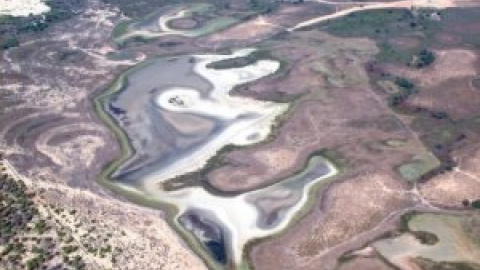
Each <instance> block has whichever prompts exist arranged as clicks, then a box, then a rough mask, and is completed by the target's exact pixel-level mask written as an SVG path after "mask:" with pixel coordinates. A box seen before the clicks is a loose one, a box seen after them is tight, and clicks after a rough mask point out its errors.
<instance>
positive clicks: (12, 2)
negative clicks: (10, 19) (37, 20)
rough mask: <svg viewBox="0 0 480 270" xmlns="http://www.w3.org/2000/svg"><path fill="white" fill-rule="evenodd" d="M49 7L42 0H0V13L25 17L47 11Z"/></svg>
mask: <svg viewBox="0 0 480 270" xmlns="http://www.w3.org/2000/svg"><path fill="white" fill-rule="evenodd" d="M49 10H50V7H49V6H47V5H46V4H45V3H44V1H42V0H0V15H11V16H16V17H26V16H28V15H30V14H33V15H39V14H42V13H45V12H48V11H49Z"/></svg>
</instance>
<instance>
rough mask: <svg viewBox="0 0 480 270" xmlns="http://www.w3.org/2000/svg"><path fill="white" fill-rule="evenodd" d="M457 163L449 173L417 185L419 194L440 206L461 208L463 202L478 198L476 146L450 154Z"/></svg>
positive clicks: (479, 181) (478, 155)
mask: <svg viewBox="0 0 480 270" xmlns="http://www.w3.org/2000/svg"><path fill="white" fill-rule="evenodd" d="M452 156H453V159H454V160H455V161H456V162H457V167H455V168H454V169H453V170H452V171H451V172H447V173H444V174H441V175H438V176H436V177H434V178H432V179H430V180H429V181H427V182H425V183H419V184H418V189H419V192H420V194H421V195H422V196H423V197H424V198H425V199H426V200H429V201H430V202H432V203H433V204H437V205H440V206H446V207H454V208H461V207H464V206H462V202H463V201H464V200H469V201H472V200H476V199H478V198H480V169H479V167H478V163H479V162H480V150H479V147H478V144H477V145H474V146H470V147H468V148H463V149H461V150H457V151H454V152H452Z"/></svg>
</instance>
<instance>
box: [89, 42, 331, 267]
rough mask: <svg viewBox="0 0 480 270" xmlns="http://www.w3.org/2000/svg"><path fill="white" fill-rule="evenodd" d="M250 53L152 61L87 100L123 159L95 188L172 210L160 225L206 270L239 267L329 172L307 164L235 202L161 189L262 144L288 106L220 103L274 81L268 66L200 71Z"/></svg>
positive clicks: (320, 161)
mask: <svg viewBox="0 0 480 270" xmlns="http://www.w3.org/2000/svg"><path fill="white" fill-rule="evenodd" d="M252 52H254V49H243V50H239V51H236V52H234V53H233V54H231V55H192V56H178V57H170V58H161V59H152V60H150V61H147V62H145V63H143V64H141V65H139V66H137V67H135V68H133V69H131V70H130V71H128V72H126V73H125V74H123V75H122V76H120V78H119V79H118V81H117V82H116V83H115V84H114V85H113V86H112V87H111V88H110V89H109V90H107V91H106V92H105V93H103V94H101V95H100V96H98V97H97V98H96V108H97V111H98V113H99V114H100V116H101V117H102V118H103V119H104V120H105V121H106V122H107V124H109V125H110V126H111V128H112V129H113V130H114V131H115V132H116V133H117V136H118V138H119V140H120V142H121V143H122V148H123V150H124V151H123V156H122V157H120V158H119V159H117V160H116V161H114V162H113V163H112V164H111V165H110V166H109V167H108V168H106V169H105V171H104V173H103V175H102V176H101V179H100V181H101V182H102V183H104V184H105V185H106V186H107V187H109V188H111V189H113V190H115V191H116V192H119V193H122V194H123V195H125V196H127V197H129V198H132V200H133V201H136V202H141V203H144V204H148V205H150V206H157V207H158V206H164V207H167V209H170V210H174V211H169V215H168V217H167V219H168V220H169V222H170V224H172V226H173V227H174V228H175V229H176V230H177V231H179V232H180V233H181V234H182V235H183V236H184V238H185V239H187V241H188V242H189V244H190V245H191V246H192V247H193V248H194V249H195V250H196V252H197V253H198V254H199V255H201V256H202V257H203V259H204V260H205V261H206V263H207V264H209V265H210V266H211V267H212V268H225V267H228V268H248V266H247V265H248V264H247V263H246V262H245V261H244V257H243V249H244V246H245V244H247V243H248V242H249V241H251V240H253V239H256V238H262V237H267V236H271V235H273V234H276V233H279V232H281V231H282V230H283V229H285V228H286V227H287V226H288V224H289V223H290V222H291V221H292V219H294V217H295V216H296V215H297V214H298V213H300V212H301V211H300V210H301V209H302V208H303V207H304V206H305V205H306V204H307V201H308V194H310V193H311V190H312V188H313V187H314V186H315V185H317V184H319V183H321V182H323V181H324V180H326V179H328V178H330V177H331V176H333V175H335V174H336V173H337V169H336V168H335V166H334V165H333V164H332V163H331V162H330V161H328V160H326V159H325V158H324V157H322V156H320V155H314V156H312V157H311V158H310V159H309V160H308V162H307V164H306V165H305V167H304V169H303V170H301V171H300V172H297V173H295V174H293V175H291V176H290V177H287V178H286V179H284V180H282V181H280V182H278V183H276V184H273V185H270V186H267V187H264V188H262V189H257V190H254V191H250V192H245V193H241V194H238V195H235V196H227V195H224V196H223V195H222V194H212V193H210V192H209V191H208V190H206V189H205V188H204V187H203V186H202V183H199V185H195V186H186V187H182V188H179V189H176V190H173V191H171V190H170V191H167V190H165V189H164V188H163V185H162V184H163V183H165V182H166V181H168V180H169V179H172V178H174V177H177V176H182V175H185V174H187V173H189V172H193V171H196V170H199V169H201V168H202V167H204V166H205V165H206V163H207V161H208V160H209V159H210V158H211V157H214V156H215V155H216V154H217V152H218V151H219V150H221V149H222V148H224V147H225V146H227V145H237V146H246V145H251V144H256V143H260V142H262V141H263V140H264V139H265V138H267V136H268V135H269V133H270V131H271V128H272V126H273V125H274V123H275V120H276V118H277V117H279V116H280V115H281V114H282V113H284V112H285V111H286V110H287V109H288V107H289V106H288V104H283V103H274V102H264V101H258V100H254V99H251V98H245V97H237V96H231V95H229V92H230V91H231V90H232V89H233V88H234V87H235V86H237V85H240V84H244V83H250V82H253V81H256V80H258V79H261V78H262V77H265V76H268V75H271V74H273V73H275V72H276V71H277V70H278V69H279V66H280V63H279V62H278V61H276V60H258V61H256V62H254V63H251V64H249V65H247V66H243V67H238V68H230V69H218V70H217V69H213V68H208V66H209V64H211V63H213V62H217V61H222V60H226V59H231V58H235V57H245V56H247V55H249V54H251V53H252Z"/></svg>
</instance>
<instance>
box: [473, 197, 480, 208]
mask: <svg viewBox="0 0 480 270" xmlns="http://www.w3.org/2000/svg"><path fill="white" fill-rule="evenodd" d="M472 207H473V208H476V209H480V199H478V200H475V201H473V202H472Z"/></svg>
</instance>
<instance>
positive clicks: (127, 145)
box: [92, 58, 338, 269]
mask: <svg viewBox="0 0 480 270" xmlns="http://www.w3.org/2000/svg"><path fill="white" fill-rule="evenodd" d="M155 59H157V58H153V59H149V60H147V61H145V62H142V63H140V64H138V65H136V66H134V67H132V68H130V69H128V70H126V71H124V72H123V73H122V74H121V75H119V76H118V77H117V78H116V79H115V80H114V81H113V83H112V85H111V86H110V87H108V88H107V89H106V90H104V91H101V92H99V93H98V94H97V95H95V96H94V97H93V99H92V100H93V103H94V108H95V113H96V115H97V116H98V117H99V118H100V119H101V120H102V122H104V123H105V124H106V125H107V127H108V128H109V129H110V130H112V132H114V134H115V137H116V138H117V141H118V142H119V143H120V150H121V151H120V152H121V154H120V155H119V156H118V157H116V158H114V159H112V160H111V161H110V162H108V163H107V164H105V166H104V168H103V169H102V173H101V174H100V175H99V176H98V177H97V179H96V181H97V183H99V184H100V185H102V186H103V187H105V188H108V189H109V190H110V191H112V192H114V193H116V194H118V195H120V196H122V197H125V198H126V199H127V200H128V201H130V202H133V203H135V204H139V205H142V206H146V207H151V208H156V209H161V210H163V211H164V212H165V216H166V218H165V219H166V221H167V222H168V224H169V225H170V226H171V227H172V228H173V229H174V230H175V231H176V232H177V233H178V234H179V235H180V236H181V237H182V238H183V240H184V241H185V242H186V243H187V245H188V246H189V247H190V248H191V249H192V251H193V252H194V253H195V254H197V255H198V256H199V257H200V258H201V259H202V260H203V261H204V263H205V264H206V265H207V266H208V267H209V268H211V269H224V268H225V267H227V268H229V267H230V268H231V267H234V268H238V269H250V267H249V265H250V262H249V260H248V259H245V255H246V254H247V250H246V247H247V246H248V243H249V242H251V241H256V240H259V239H260V240H261V239H264V238H265V237H258V238H253V239H251V240H249V241H247V245H245V249H243V250H242V252H241V254H242V258H243V259H242V260H241V261H240V262H238V264H235V263H233V261H231V259H230V260H229V263H233V265H229V264H227V265H226V266H224V265H219V264H218V263H217V262H215V261H214V260H213V259H212V258H211V256H210V254H209V253H208V251H207V250H205V248H204V247H203V246H202V245H201V243H200V242H199V241H198V240H197V239H196V238H195V236H194V235H193V234H192V233H191V232H189V231H187V230H185V229H183V228H182V227H181V226H180V225H179V223H178V221H176V220H175V217H176V216H177V215H178V213H179V209H178V207H177V206H176V205H174V204H171V203H168V202H159V201H158V200H157V199H155V198H154V197H153V196H148V195H144V194H139V193H138V192H136V191H135V190H128V189H125V188H123V187H122V186H119V185H118V184H115V183H114V182H113V181H111V175H112V173H114V171H115V170H116V169H118V167H119V166H121V165H122V164H123V163H124V162H125V161H126V160H127V159H128V158H129V157H131V156H132V155H133V154H134V149H133V147H132V145H131V142H130V140H129V138H128V135H127V134H126V133H125V131H124V130H122V129H121V128H120V127H119V126H118V125H117V124H116V122H115V119H114V118H113V117H111V116H110V115H109V114H108V113H107V112H106V111H105V110H104V103H103V102H104V101H105V99H106V98H107V97H108V96H110V95H112V94H114V93H116V92H119V91H122V90H123V89H124V87H125V85H126V76H128V75H129V74H131V73H132V72H134V71H136V70H138V69H139V68H142V67H144V66H145V65H148V64H149V63H151V62H152V61H154V60H155ZM287 111H288V110H287ZM225 147H228V146H224V147H222V149H224V148H225ZM219 152H221V151H219ZM321 152H323V151H321ZM316 154H317V155H318V153H317V152H316ZM215 156H217V154H216V155H215ZM321 157H322V158H324V159H325V160H327V161H329V164H331V165H332V166H333V168H334V171H333V175H330V174H328V175H327V176H326V177H325V179H323V177H322V181H318V182H316V183H313V184H312V185H311V187H309V188H308V190H306V191H305V190H304V192H305V193H306V194H305V197H306V199H305V200H306V201H305V204H304V205H300V206H299V209H298V211H296V212H295V211H294V213H293V216H292V218H291V219H289V220H287V221H286V225H285V227H284V228H282V229H280V231H278V232H276V233H274V234H273V235H276V234H278V233H281V232H282V231H284V230H286V229H287V228H289V227H290V225H291V223H292V222H295V221H297V220H298V219H299V218H301V217H303V216H304V215H305V214H306V213H307V212H308V211H309V210H310V209H311V206H312V199H313V198H312V193H316V192H318V190H319V189H320V188H321V187H322V186H324V184H327V183H329V182H330V181H331V180H332V179H334V178H335V176H336V175H338V174H337V173H338V169H337V165H336V164H334V163H335V162H332V161H330V160H329V159H328V158H327V157H324V156H323V155H321ZM310 158H311V157H309V159H308V160H310ZM330 162H331V163H330ZM305 165H306V166H307V165H308V162H307V164H305ZM303 169H304V168H302V170H303ZM302 170H298V171H297V172H296V173H298V172H299V171H300V172H301V171H302ZM331 173H332V172H331ZM293 175H295V174H293ZM323 180H325V181H326V182H327V183H325V181H323ZM280 182H281V181H280ZM205 190H206V192H209V191H208V189H205ZM269 237H272V235H271V236H267V237H266V238H269Z"/></svg>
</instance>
